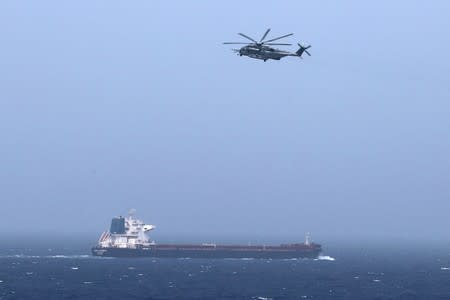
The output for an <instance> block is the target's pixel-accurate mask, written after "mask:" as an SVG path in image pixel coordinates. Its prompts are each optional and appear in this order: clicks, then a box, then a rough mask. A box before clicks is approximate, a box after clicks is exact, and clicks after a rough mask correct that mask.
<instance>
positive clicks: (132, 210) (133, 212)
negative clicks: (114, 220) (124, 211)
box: [128, 208, 136, 217]
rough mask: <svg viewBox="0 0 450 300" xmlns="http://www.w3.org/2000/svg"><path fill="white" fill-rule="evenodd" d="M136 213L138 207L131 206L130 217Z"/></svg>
mask: <svg viewBox="0 0 450 300" xmlns="http://www.w3.org/2000/svg"><path fill="white" fill-rule="evenodd" d="M135 214H136V209H134V208H131V209H130V210H129V211H128V216H129V217H132V216H134V215H135Z"/></svg>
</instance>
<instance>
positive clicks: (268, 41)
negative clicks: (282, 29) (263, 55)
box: [263, 33, 293, 44]
mask: <svg viewBox="0 0 450 300" xmlns="http://www.w3.org/2000/svg"><path fill="white" fill-rule="evenodd" d="M291 35H293V33H289V34H286V35H283V36H280V37H277V38H274V39H271V40H267V41H264V42H263V44H265V43H270V42H273V41H276V40H279V39H283V38H285V37H288V36H291Z"/></svg>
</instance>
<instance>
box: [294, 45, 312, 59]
mask: <svg viewBox="0 0 450 300" xmlns="http://www.w3.org/2000/svg"><path fill="white" fill-rule="evenodd" d="M297 45H298V46H299V47H300V48H299V49H298V50H297V52H295V53H297V55H298V56H299V57H300V58H302V55H303V53H306V54H308V55H309V56H311V53H309V52H308V49H309V48H311V45H308V46H306V47H305V46H302V45H301V44H297Z"/></svg>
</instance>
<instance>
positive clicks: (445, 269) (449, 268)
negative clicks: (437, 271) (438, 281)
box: [441, 267, 450, 271]
mask: <svg viewBox="0 0 450 300" xmlns="http://www.w3.org/2000/svg"><path fill="white" fill-rule="evenodd" d="M441 270H442V271H447V270H450V267H441Z"/></svg>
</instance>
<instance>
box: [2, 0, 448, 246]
mask: <svg viewBox="0 0 450 300" xmlns="http://www.w3.org/2000/svg"><path fill="white" fill-rule="evenodd" d="M449 11H450V3H449V2H448V1H430V2H426V1H410V0H408V1H387V0H381V1H371V3H367V1H331V0H330V1H302V2H300V1H284V2H283V3H281V2H275V1H260V2H259V6H258V5H257V6H255V3H254V2H251V3H248V2H245V1H244V2H243V1H225V2H224V1H221V2H218V1H194V2H192V1H71V2H69V1H2V2H1V4H0V37H1V42H0V43H1V44H0V45H1V47H0V67H1V69H0V70H1V71H0V105H1V106H0V107H1V109H0V133H1V135H0V137H1V147H0V201H1V210H0V233H7V232H20V233H29V232H32V233H51V232H66V233H67V232H68V233H72V232H73V233H76V232H95V233H97V232H98V233H100V232H101V231H102V230H103V229H105V228H106V227H107V226H108V222H109V219H110V217H112V216H114V215H118V214H124V213H126V211H127V210H128V209H129V208H131V207H134V208H136V209H137V210H138V213H139V216H141V217H142V218H143V219H144V220H147V221H149V222H152V223H155V224H156V225H157V226H158V233H157V234H158V235H159V236H164V235H165V234H175V233H176V234H184V235H192V234H197V233H198V234H213V233H217V234H224V235H225V234H228V235H236V236H238V235H252V234H254V235H255V236H264V235H266V234H267V235H272V236H274V235H277V234H279V235H299V236H302V235H303V233H304V232H305V231H311V232H312V233H313V234H315V236H318V237H319V238H320V239H325V238H327V237H330V236H334V237H345V236H346V235H348V236H349V237H361V236H363V235H367V236H373V237H383V236H391V237H396V236H398V237H414V238H424V236H426V235H427V236H431V237H435V238H439V237H445V236H447V237H448V228H450V217H449V214H450V103H449V99H450V98H449V95H450V91H449V90H450V83H449V73H450V59H449V57H448V56H449V55H450V39H449V36H450V18H449ZM268 27H270V28H272V32H271V33H270V34H271V36H272V37H275V36H277V35H282V34H286V33H289V32H294V33H295V35H294V36H293V37H290V38H288V39H286V41H287V42H292V43H296V42H302V43H306V44H309V43H310V44H312V48H311V52H312V55H313V56H312V57H306V58H305V59H304V60H299V59H297V58H294V57H291V58H285V59H283V60H281V61H279V62H276V61H269V62H266V63H264V62H262V61H259V60H253V59H249V58H245V57H238V56H236V55H235V54H234V53H233V52H231V51H230V48H231V47H230V46H229V45H222V44H221V42H223V41H240V40H242V39H241V38H240V37H239V36H237V35H236V33H237V32H244V33H246V34H248V35H250V36H254V37H257V38H259V37H260V36H261V35H262V34H263V33H264V31H265V29H266V28H268ZM289 49H290V50H293V51H294V50H296V47H294V46H292V47H290V48H289Z"/></svg>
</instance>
